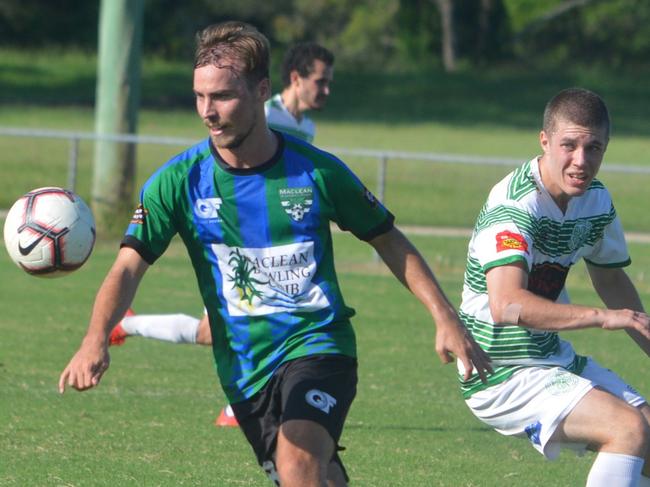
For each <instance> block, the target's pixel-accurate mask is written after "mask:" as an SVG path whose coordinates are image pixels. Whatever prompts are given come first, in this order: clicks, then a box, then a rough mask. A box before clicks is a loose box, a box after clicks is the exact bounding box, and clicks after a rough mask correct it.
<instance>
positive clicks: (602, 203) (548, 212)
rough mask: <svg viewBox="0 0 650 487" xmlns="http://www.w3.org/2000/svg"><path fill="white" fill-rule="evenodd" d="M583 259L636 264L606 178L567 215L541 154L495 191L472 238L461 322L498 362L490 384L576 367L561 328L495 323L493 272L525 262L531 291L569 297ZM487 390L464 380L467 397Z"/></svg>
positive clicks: (571, 203)
mask: <svg viewBox="0 0 650 487" xmlns="http://www.w3.org/2000/svg"><path fill="white" fill-rule="evenodd" d="M580 259H585V260H586V261H588V262H589V263H590V264H593V265H600V266H612V267H622V266H626V265H628V264H629V263H630V257H629V254H628V251H627V245H626V243H625V237H624V235H623V229H622V226H621V223H620V221H619V219H618V217H617V216H616V211H615V209H614V205H613V204H612V200H611V197H610V194H609V192H608V191H607V189H606V188H605V187H604V186H603V184H602V183H601V182H600V181H598V180H594V181H592V183H591V185H590V187H589V188H588V189H587V191H586V192H585V193H584V194H582V195H581V196H578V197H574V198H572V199H571V200H570V201H569V205H568V207H567V210H566V212H564V213H563V212H562V211H561V210H560V208H559V207H558V206H557V205H556V203H555V202H554V201H553V199H552V197H551V195H550V194H549V193H548V191H547V190H546V188H545V187H544V185H543V183H542V180H541V176H540V172H539V163H538V160H537V158H535V159H532V160H531V161H529V162H527V163H525V164H523V165H522V166H521V167H519V168H517V169H516V170H514V171H513V172H511V173H510V174H509V175H507V176H506V177H505V178H504V179H503V180H502V181H501V182H499V183H498V184H497V185H496V186H495V187H494V188H493V189H492V191H491V192H490V195H489V197H488V199H487V202H486V203H485V205H484V206H483V208H482V210H481V212H480V214H479V216H478V219H477V221H476V224H475V226H474V232H473V234H472V238H471V241H470V243H469V249H468V255H467V266H466V269H465V276H464V283H463V300H462V303H461V306H460V311H459V315H460V318H461V320H462V321H463V322H464V324H465V325H466V326H467V328H468V329H469V330H470V331H471V333H472V336H473V337H474V339H475V340H476V342H477V343H478V344H479V345H480V346H481V348H483V349H484V350H485V351H486V352H487V353H488V354H489V355H490V357H491V359H492V361H493V365H494V368H495V373H494V374H493V375H492V376H491V377H490V380H489V384H490V385H492V384H496V383H498V382H501V381H503V380H505V379H507V378H508V377H509V376H510V375H511V374H512V373H513V372H514V370H516V369H517V368H519V367H521V366H525V365H533V364H546V365H559V366H563V367H569V365H570V364H571V363H573V362H575V360H576V355H575V352H574V351H573V347H571V345H570V344H569V343H568V342H565V341H563V340H561V339H560V337H559V335H558V334H557V333H556V332H550V331H540V330H532V329H530V328H526V327H523V326H518V325H515V324H510V323H495V322H494V320H493V319H492V315H491V313H490V306H489V299H488V293H487V284H486V276H485V274H486V272H487V271H488V270H490V269H492V268H494V267H497V266H501V265H506V264H509V263H513V262H521V263H523V264H524V265H525V266H526V268H527V269H528V290H529V291H531V292H533V293H535V294H537V295H539V296H542V297H545V298H547V299H549V300H550V301H558V302H561V301H562V296H563V290H564V285H565V281H566V277H567V274H568V272H569V270H570V268H571V267H572V266H573V265H574V264H575V263H576V262H577V261H579V260H580ZM461 379H462V377H461ZM461 382H462V380H461ZM483 387H486V386H485V385H483V384H482V383H481V381H480V379H479V378H478V376H477V375H476V374H475V375H474V376H473V377H472V378H471V379H470V380H469V381H467V382H463V383H462V390H463V393H464V395H465V397H468V396H469V395H471V394H472V393H473V392H474V391H476V390H479V389H481V388H483Z"/></svg>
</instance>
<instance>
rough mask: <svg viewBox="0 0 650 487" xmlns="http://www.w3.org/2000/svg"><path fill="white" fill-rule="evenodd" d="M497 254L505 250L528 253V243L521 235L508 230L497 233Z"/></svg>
mask: <svg viewBox="0 0 650 487" xmlns="http://www.w3.org/2000/svg"><path fill="white" fill-rule="evenodd" d="M496 239H497V252H503V251H505V250H520V251H522V252H526V253H528V242H526V239H525V238H524V236H523V235H521V234H519V233H513V232H510V231H508V230H504V231H503V232H499V233H497V236H496Z"/></svg>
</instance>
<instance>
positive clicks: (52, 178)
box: [0, 126, 650, 234]
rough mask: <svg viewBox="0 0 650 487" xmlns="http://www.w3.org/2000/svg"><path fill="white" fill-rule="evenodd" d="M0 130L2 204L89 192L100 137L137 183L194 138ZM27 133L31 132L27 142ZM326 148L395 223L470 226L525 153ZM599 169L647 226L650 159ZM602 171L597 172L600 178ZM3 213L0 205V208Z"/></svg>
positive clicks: (623, 207) (621, 208) (622, 207)
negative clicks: (26, 195)
mask: <svg viewBox="0 0 650 487" xmlns="http://www.w3.org/2000/svg"><path fill="white" fill-rule="evenodd" d="M1 138H10V140H9V141H7V140H4V141H3V140H0V147H2V154H1V155H0V170H1V171H2V173H3V174H0V188H1V190H2V191H1V192H0V193H1V194H0V208H8V207H9V206H11V203H12V201H13V200H14V199H15V198H16V197H17V196H19V195H20V194H22V191H23V190H25V191H26V190H29V189H32V188H33V187H37V185H40V186H56V185H58V186H66V187H67V188H68V189H71V190H73V191H76V192H78V193H80V194H82V196H85V197H90V196H91V195H90V193H89V191H90V186H91V179H92V178H91V176H92V159H93V156H92V149H93V146H94V143H95V142H96V141H98V140H102V141H114V142H119V143H129V144H137V145H138V156H137V160H138V163H137V164H138V166H137V171H138V173H139V174H138V175H137V178H136V179H137V181H136V187H137V186H138V185H139V184H141V183H143V182H144V181H145V180H146V177H148V176H149V175H150V174H151V173H152V172H153V171H154V170H155V169H156V168H157V167H158V166H159V165H160V163H162V162H164V161H166V160H168V159H169V156H170V152H171V150H170V149H168V148H165V147H164V146H177V148H178V150H179V151H180V150H183V149H184V148H186V147H188V146H190V145H193V144H195V143H196V142H197V141H198V139H192V138H183V137H165V136H155V135H132V134H118V135H100V134H96V133H93V132H77V131H67V130H43V129H32V128H19V127H1V126H0V139H1ZM11 138H16V139H18V138H21V139H22V142H21V143H14V140H11ZM25 139H30V140H28V141H27V142H25ZM46 139H52V140H50V141H47V140H46ZM324 149H325V150H327V151H329V152H332V153H334V154H336V155H337V156H339V157H341V158H343V160H345V162H346V163H348V165H351V167H352V169H353V170H354V171H355V172H356V173H357V174H358V175H359V177H360V178H361V179H362V180H363V181H364V182H366V184H367V185H368V187H369V188H371V189H372V190H373V191H374V192H375V194H376V196H377V198H378V199H379V200H381V201H383V202H385V203H386V204H387V206H388V207H389V208H390V210H391V211H392V212H393V213H394V214H395V215H396V216H397V217H398V222H399V224H400V226H401V227H406V226H409V227H411V228H417V227H426V228H432V227H434V228H436V229H442V230H445V229H446V228H456V229H457V228H462V229H465V230H467V229H468V228H471V227H472V226H473V223H474V221H475V218H476V215H477V214H478V211H479V210H480V207H481V206H482V204H483V203H484V200H485V196H486V194H487V193H488V192H489V189H490V188H491V187H492V185H494V183H496V182H497V181H498V180H499V179H501V178H502V177H503V176H504V175H505V174H506V173H507V172H509V170H510V169H509V168H511V167H516V166H518V165H520V164H522V163H523V162H524V160H525V158H512V157H487V156H477V155H463V154H446V153H428V152H427V153H424V152H408V151H393V150H373V149H352V148H346V147H325V148H324ZM173 150H174V151H175V150H176V149H173ZM504 167H505V169H504ZM601 173H607V176H606V179H607V181H606V184H607V186H608V187H609V189H610V192H612V193H613V195H614V196H615V204H616V209H617V211H618V212H619V214H620V215H622V216H623V218H624V220H625V221H624V224H625V228H626V229H627V230H629V231H633V232H641V233H643V234H648V233H650V219H649V218H648V215H647V213H646V211H645V210H644V209H643V205H640V204H639V202H641V201H647V187H648V186H649V185H650V166H641V165H629V164H618V163H612V162H609V161H608V162H607V163H606V164H604V165H603V167H602V170H601ZM630 176H632V177H630ZM603 177H605V176H602V174H601V176H600V178H601V179H602V178H603ZM5 211H6V210H5ZM2 213H3V211H2V210H0V215H2Z"/></svg>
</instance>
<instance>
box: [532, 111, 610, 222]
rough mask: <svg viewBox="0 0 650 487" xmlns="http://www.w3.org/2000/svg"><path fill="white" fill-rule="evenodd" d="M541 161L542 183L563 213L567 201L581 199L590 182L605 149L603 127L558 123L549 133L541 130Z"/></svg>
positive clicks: (605, 137) (606, 139)
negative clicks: (575, 197)
mask: <svg viewBox="0 0 650 487" xmlns="http://www.w3.org/2000/svg"><path fill="white" fill-rule="evenodd" d="M539 139H540V143H541V146H542V149H543V151H544V155H543V156H542V159H541V160H540V172H541V175H542V182H543V183H544V186H545V187H546V189H547V190H548V191H549V193H550V194H551V196H552V197H553V199H554V200H555V202H556V203H557V204H558V206H559V207H560V208H561V209H562V210H566V207H567V205H568V203H569V200H570V199H571V198H572V197H574V196H580V195H582V194H583V193H584V192H585V191H587V188H589V185H590V184H591V182H592V181H593V179H594V177H596V174H598V169H600V164H601V163H602V162H603V156H604V155H605V150H606V149H607V142H608V135H607V129H606V128H605V127H582V126H580V125H577V124H575V123H573V122H569V121H567V120H563V119H560V120H557V121H556V123H555V129H554V130H553V131H552V132H551V133H548V134H547V133H546V132H544V131H542V132H541V133H540V137H539Z"/></svg>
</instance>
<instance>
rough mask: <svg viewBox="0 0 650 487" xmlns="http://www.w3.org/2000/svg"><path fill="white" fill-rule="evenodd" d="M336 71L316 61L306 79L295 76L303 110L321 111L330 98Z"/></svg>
mask: <svg viewBox="0 0 650 487" xmlns="http://www.w3.org/2000/svg"><path fill="white" fill-rule="evenodd" d="M333 77H334V69H333V68H332V66H328V65H327V64H325V63H324V62H323V61H321V60H320V59H314V62H313V63H312V72H311V73H310V74H309V76H307V77H306V78H302V77H300V76H299V75H297V73H296V76H295V78H294V79H295V83H296V93H297V95H298V100H299V102H300V105H301V108H302V109H303V110H320V109H321V108H323V107H324V106H325V103H326V102H327V97H328V96H330V83H331V82H332V78H333Z"/></svg>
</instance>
